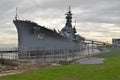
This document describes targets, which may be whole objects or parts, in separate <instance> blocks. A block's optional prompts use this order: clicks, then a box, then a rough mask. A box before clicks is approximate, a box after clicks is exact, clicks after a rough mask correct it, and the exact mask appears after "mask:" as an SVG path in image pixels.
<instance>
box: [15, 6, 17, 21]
mask: <svg viewBox="0 0 120 80" xmlns="http://www.w3.org/2000/svg"><path fill="white" fill-rule="evenodd" d="M15 20H17V8H16V15H15Z"/></svg>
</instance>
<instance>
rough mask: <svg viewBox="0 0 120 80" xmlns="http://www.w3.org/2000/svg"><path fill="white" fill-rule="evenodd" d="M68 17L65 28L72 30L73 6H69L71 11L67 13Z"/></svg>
mask: <svg viewBox="0 0 120 80" xmlns="http://www.w3.org/2000/svg"><path fill="white" fill-rule="evenodd" d="M65 15H67V16H66V25H65V27H66V28H68V29H70V28H72V13H71V6H69V11H68V12H67V14H65Z"/></svg>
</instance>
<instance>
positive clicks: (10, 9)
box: [0, 0, 120, 46]
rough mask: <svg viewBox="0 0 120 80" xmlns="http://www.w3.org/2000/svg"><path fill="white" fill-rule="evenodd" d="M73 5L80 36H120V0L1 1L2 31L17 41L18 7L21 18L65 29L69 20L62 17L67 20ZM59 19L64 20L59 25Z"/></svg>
mask: <svg viewBox="0 0 120 80" xmlns="http://www.w3.org/2000/svg"><path fill="white" fill-rule="evenodd" d="M69 5H71V6H72V11H73V14H74V15H73V16H75V17H77V18H76V19H77V23H78V25H77V29H78V33H82V34H83V35H84V34H85V33H88V32H90V33H92V32H97V33H99V34H100V35H98V36H102V34H107V35H103V37H105V36H109V37H120V35H119V33H118V32H119V30H120V1H119V0H76V1H75V0H70V2H69V1H68V0H31V1H29V0H0V14H1V15H0V19H1V20H0V32H1V34H6V33H7V34H10V35H12V34H16V35H15V36H16V38H17V31H16V29H15V26H14V24H13V23H12V20H13V18H14V16H15V8H16V7H18V17H19V18H21V19H30V20H33V21H37V20H40V23H41V24H42V25H50V26H51V25H52V28H55V26H57V29H58V28H62V27H63V26H64V23H65V20H61V19H60V18H64V17H65V16H64V14H65V13H66V11H67V10H68V6H69ZM58 19H59V20H60V21H59V22H56V20H58ZM48 20H49V23H48V22H47V21H48ZM50 21H51V22H50ZM37 22H38V21H37ZM52 22H55V23H52ZM43 23H44V24H43ZM61 24H62V25H63V26H61V27H59V26H58V25H61ZM107 24H108V25H107ZM111 25H112V26H111ZM48 27H49V26H48ZM117 30H118V31H117ZM115 31H116V32H115ZM108 34H109V35H108ZM113 34H116V36H114V35H113ZM90 37H95V36H94V35H93V36H90ZM16 38H15V39H16ZM99 38H100V37H99ZM12 39H13V38H12ZM12 39H10V40H12ZM15 39H13V40H15ZM0 40H3V39H0ZM2 46H3V45H2Z"/></svg>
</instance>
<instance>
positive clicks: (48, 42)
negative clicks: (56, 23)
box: [13, 20, 80, 51]
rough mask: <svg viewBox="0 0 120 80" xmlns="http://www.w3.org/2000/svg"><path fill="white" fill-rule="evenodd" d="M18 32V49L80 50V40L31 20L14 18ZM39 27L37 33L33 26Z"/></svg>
mask: <svg viewBox="0 0 120 80" xmlns="http://www.w3.org/2000/svg"><path fill="white" fill-rule="evenodd" d="M13 22H14V24H15V26H16V28H17V32H18V48H19V51H39V50H61V49H65V50H66V49H67V50H80V41H75V40H72V39H69V38H67V37H64V36H62V35H60V34H59V33H57V32H55V31H53V30H50V29H47V28H45V27H43V26H40V25H38V24H36V23H34V22H31V21H23V20H14V21H13ZM35 27H39V28H40V30H39V31H38V33H40V35H38V34H37V31H36V33H35V32H34V28H35Z"/></svg>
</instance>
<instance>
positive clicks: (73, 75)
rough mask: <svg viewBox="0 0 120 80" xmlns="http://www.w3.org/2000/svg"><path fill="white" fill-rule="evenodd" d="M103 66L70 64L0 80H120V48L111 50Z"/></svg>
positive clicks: (106, 54) (105, 56)
mask: <svg viewBox="0 0 120 80" xmlns="http://www.w3.org/2000/svg"><path fill="white" fill-rule="evenodd" d="M110 50H111V51H110V52H106V53H102V54H99V55H97V57H104V58H105V61H104V63H103V64H77V63H76V64H68V65H63V66H59V67H50V68H43V69H38V70H32V71H27V72H24V73H21V74H15V75H9V76H4V77H0V80H120V48H111V49H110Z"/></svg>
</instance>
